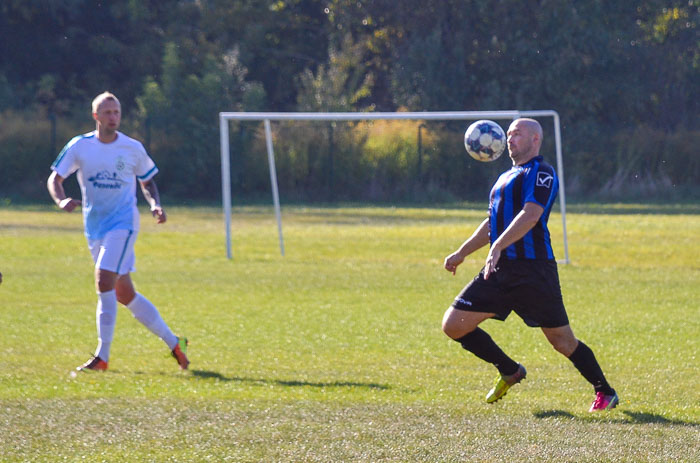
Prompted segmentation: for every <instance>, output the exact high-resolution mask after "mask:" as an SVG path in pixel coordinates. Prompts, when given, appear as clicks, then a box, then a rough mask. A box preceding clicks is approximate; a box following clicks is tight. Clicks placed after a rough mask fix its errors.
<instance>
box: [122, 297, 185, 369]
mask: <svg viewBox="0 0 700 463" xmlns="http://www.w3.org/2000/svg"><path fill="white" fill-rule="evenodd" d="M127 307H128V308H129V310H131V313H132V314H134V317H135V318H136V319H137V320H138V321H140V322H141V323H142V324H143V325H144V326H145V327H146V328H148V329H149V330H150V331H151V332H152V333H153V334H155V335H156V336H158V337H159V338H161V339H162V340H163V342H165V344H167V345H168V348H169V349H170V350H171V353H172V355H173V356H174V357H175V359H176V360H177V363H178V365H180V368H181V369H183V370H186V369H187V366H188V365H189V363H190V362H189V360H188V359H187V339H186V338H178V337H177V336H176V335H175V333H173V332H172V330H171V329H170V327H168V325H167V324H166V323H165V321H164V320H163V317H161V316H160V312H158V309H156V307H155V306H154V305H153V304H152V303H151V301H149V300H148V299H146V298H145V297H144V296H143V295H141V294H139V293H136V297H134V299H133V300H132V301H131V302H130V303H129V304H128V305H127Z"/></svg>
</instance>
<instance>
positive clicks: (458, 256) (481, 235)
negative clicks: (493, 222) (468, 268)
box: [445, 219, 489, 275]
mask: <svg viewBox="0 0 700 463" xmlns="http://www.w3.org/2000/svg"><path fill="white" fill-rule="evenodd" d="M488 243H489V219H484V221H483V222H481V224H480V225H479V226H478V227H477V228H476V230H474V233H472V236H470V237H469V238H468V239H467V240H466V241H465V242H464V243H462V246H460V247H459V249H458V250H456V251H455V252H453V253H452V254H450V255H449V256H447V257H446V258H445V270H447V271H448V272H452V275H454V274H455V273H456V272H457V267H458V266H459V265H460V264H461V263H462V262H464V259H465V258H466V257H467V256H468V255H469V254H471V253H473V252H474V251H477V250H479V249H481V248H483V247H484V246H486V245H487V244H488Z"/></svg>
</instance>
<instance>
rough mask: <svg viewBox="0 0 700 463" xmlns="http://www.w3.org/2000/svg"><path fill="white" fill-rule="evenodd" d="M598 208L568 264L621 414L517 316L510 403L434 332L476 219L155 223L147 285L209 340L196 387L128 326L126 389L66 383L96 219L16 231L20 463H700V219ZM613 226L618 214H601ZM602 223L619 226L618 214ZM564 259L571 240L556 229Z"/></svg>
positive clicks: (333, 216)
mask: <svg viewBox="0 0 700 463" xmlns="http://www.w3.org/2000/svg"><path fill="white" fill-rule="evenodd" d="M605 208H606V210H605V211H603V206H600V207H599V206H595V205H593V206H589V207H580V208H578V209H576V208H573V209H574V210H575V212H572V213H569V215H568V216H567V226H568V234H569V251H570V257H571V264H569V265H562V266H560V276H561V282H562V287H563V290H564V298H565V302H566V305H567V309H568V311H569V315H570V318H571V320H572V326H573V328H574V331H575V332H576V334H577V335H578V336H579V337H580V338H581V339H583V340H585V341H586V343H587V344H589V345H590V346H591V347H592V348H593V350H594V351H595V353H596V355H597V356H598V359H599V360H600V363H601V364H602V366H603V368H604V369H605V371H606V373H607V375H608V377H609V379H610V381H611V382H612V384H613V386H614V387H616V388H617V389H618V391H619V392H620V395H621V399H622V403H621V405H620V407H619V408H618V409H617V410H615V411H613V412H610V413H605V414H599V415H590V414H588V413H587V408H588V405H589V404H590V401H591V400H592V398H593V397H592V392H591V388H590V386H589V385H588V384H587V383H586V382H585V381H584V380H583V379H582V378H581V377H580V376H579V375H578V373H577V372H576V371H575V369H574V368H573V367H572V366H571V364H570V362H569V361H568V360H566V359H564V358H563V357H561V356H560V355H559V354H557V353H555V352H554V351H553V350H552V349H551V347H550V346H549V345H548V344H547V342H546V341H545V339H544V337H543V336H542V334H541V333H540V332H539V331H538V330H532V329H529V328H527V327H526V326H525V325H524V324H523V323H522V322H521V321H520V320H519V319H517V317H515V316H513V317H512V318H511V319H509V320H508V321H507V322H506V323H499V322H486V324H485V325H484V327H485V329H486V330H487V331H489V333H491V335H492V336H493V337H494V338H495V339H496V341H497V342H499V343H500V344H501V345H502V347H503V348H504V349H505V350H506V351H507V352H509V353H510V354H511V355H512V356H513V357H514V358H516V359H517V360H518V361H522V362H523V363H524V364H525V365H526V366H527V367H528V378H527V380H526V381H524V382H523V383H522V384H521V385H518V386H516V387H515V388H514V389H513V390H512V392H511V393H509V395H508V396H507V397H506V399H504V400H503V401H501V402H499V403H498V404H496V405H493V406H489V405H487V404H485V403H484V401H483V397H484V395H485V393H486V391H487V390H488V388H489V387H490V386H491V383H492V381H493V378H494V376H495V370H494V369H493V368H492V367H491V366H489V365H485V364H484V363H482V362H480V361H478V360H477V359H475V358H474V357H472V356H469V355H467V354H466V353H464V351H462V350H461V349H460V348H459V346H458V345H457V344H456V343H454V342H451V341H449V340H448V339H447V338H446V337H445V336H444V335H443V334H442V333H441V331H440V320H441V317H442V313H443V312H444V310H445V308H446V307H447V306H448V305H449V304H450V302H451V300H452V298H453V297H454V295H455V294H457V292H458V291H459V290H460V289H461V288H462V286H463V285H464V284H466V282H468V281H469V280H470V279H471V278H472V276H473V275H474V274H475V273H476V272H477V271H478V269H479V268H480V266H481V264H482V260H483V258H484V256H485V254H484V252H482V253H478V255H475V256H473V257H470V258H469V259H468V260H467V261H466V262H465V263H464V264H463V266H462V267H460V269H459V271H458V273H457V276H456V277H453V276H452V275H450V274H449V273H447V272H445V271H444V270H442V268H441V264H442V260H443V258H444V256H445V255H446V254H448V253H449V252H451V251H452V250H453V249H454V248H455V247H457V246H458V245H459V244H460V243H461V242H462V240H464V238H466V237H467V236H468V235H469V234H470V233H471V231H472V230H473V228H474V227H475V226H476V225H477V224H478V223H479V222H480V221H481V220H482V219H483V214H484V213H485V211H484V209H483V207H481V205H476V206H472V205H465V206H464V207H463V208H459V207H450V208H442V209H428V208H378V207H340V208H318V207H316V208H310V207H285V208H283V223H284V240H285V251H286V255H285V256H284V257H282V256H280V252H279V245H278V237H277V227H276V224H275V220H274V214H273V212H272V211H271V209H270V208H263V207H242V208H236V209H235V212H234V216H233V222H232V236H233V254H234V259H233V260H231V261H229V260H227V259H226V258H225V247H224V236H223V216H222V214H221V211H220V210H219V209H216V208H190V209H188V208H171V209H169V217H170V219H169V222H168V223H167V224H166V225H165V226H156V225H155V224H153V223H151V221H150V220H149V218H148V216H147V215H145V214H144V215H143V217H142V225H143V229H142V233H141V236H140V237H139V241H138V242H137V270H138V271H137V272H136V273H135V274H134V280H135V282H136V285H137V289H138V290H139V291H140V292H142V293H143V294H145V295H146V296H147V297H148V298H149V299H151V300H152V301H153V302H154V303H155V304H156V305H157V307H158V308H159V310H160V311H161V313H162V314H163V316H164V318H165V320H166V321H167V322H168V323H169V324H170V325H171V326H172V328H173V329H174V330H175V331H176V332H178V333H182V334H184V335H186V336H188V337H189V338H190V340H191V346H190V358H191V361H192V364H191V370H190V371H189V372H179V371H178V370H177V368H176V364H175V361H174V360H173V359H172V358H170V357H169V356H168V352H167V349H166V348H165V347H164V345H163V344H162V342H161V341H160V340H158V339H156V338H155V337H154V336H152V335H150V334H149V333H148V332H147V331H146V330H145V328H143V327H142V326H141V325H140V324H138V323H137V322H136V321H135V320H134V319H133V318H132V317H131V315H130V313H129V312H128V310H126V309H124V308H120V312H119V316H118V322H117V328H116V333H115V341H114V344H113V349H112V359H111V361H110V370H109V371H108V372H106V373H103V374H81V375H79V376H77V377H75V378H73V377H71V375H70V374H69V373H70V372H71V371H72V369H74V368H75V366H76V365H77V364H79V363H81V362H82V361H84V360H86V359H87V357H88V355H89V354H90V352H91V351H92V350H93V349H94V345H95V327H94V324H95V321H94V317H95V314H94V312H95V302H96V298H95V292H94V288H93V282H92V271H91V261H90V257H89V254H88V252H87V249H86V246H85V242H84V238H83V237H82V234H81V224H80V216H79V215H77V214H74V215H67V214H64V213H60V212H58V211H54V210H51V209H49V208H36V207H34V208H24V209H21V208H20V209H13V210H2V211H0V271H1V272H2V273H3V275H4V282H3V284H2V286H0V323H2V326H3V332H4V333H3V336H2V344H0V353H1V354H2V355H1V356H0V431H1V432H0V446H1V447H2V448H3V456H2V459H3V461H57V460H62V459H64V457H65V458H66V459H67V460H69V461H73V460H79V459H83V457H84V459H85V460H87V461H102V460H107V461H143V460H147V461H208V460H210V461H223V460H225V459H227V458H228V459H229V460H231V461H508V460H513V459H514V458H515V457H514V456H515V455H517V458H518V459H523V460H528V461H552V460H558V461H630V462H632V461H694V460H697V459H698V458H700V451H699V450H698V449H699V448H700V437H699V436H700V393H698V391H697V387H696V382H697V381H696V377H697V355H698V340H697V339H698V332H700V329H699V328H700V323H699V322H698V315H700V313H699V310H698V308H699V307H698V303H697V300H698V296H699V295H700V289H699V288H700V264H698V256H700V243H699V242H698V240H697V237H698V236H700V215H698V214H697V213H691V214H681V213H680V211H679V210H678V209H677V208H675V207H674V206H668V210H665V209H664V207H663V206H655V208H654V209H653V210H645V209H644V206H639V207H638V208H637V209H634V210H630V209H629V208H626V207H619V208H618V207H610V206H605ZM598 211H600V212H598ZM601 212H605V213H601ZM550 223H551V228H552V233H553V238H554V244H555V252H556V253H557V255H558V257H563V250H562V239H561V228H562V227H561V220H560V217H559V215H558V214H555V215H554V216H553V217H552V219H551V220H550Z"/></svg>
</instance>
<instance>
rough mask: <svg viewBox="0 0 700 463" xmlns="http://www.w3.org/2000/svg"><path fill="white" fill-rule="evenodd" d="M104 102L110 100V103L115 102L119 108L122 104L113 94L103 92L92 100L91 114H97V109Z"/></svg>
mask: <svg viewBox="0 0 700 463" xmlns="http://www.w3.org/2000/svg"><path fill="white" fill-rule="evenodd" d="M105 100H112V101H115V102H116V103H117V104H118V105H119V106H120V107H121V105H122V104H121V103H120V102H119V98H117V97H116V96H114V94H113V93H111V92H103V93H100V94H99V95H97V96H96V97H95V99H94V100H92V113H93V114H95V113H97V108H99V107H100V105H101V104H102V102H103V101H105Z"/></svg>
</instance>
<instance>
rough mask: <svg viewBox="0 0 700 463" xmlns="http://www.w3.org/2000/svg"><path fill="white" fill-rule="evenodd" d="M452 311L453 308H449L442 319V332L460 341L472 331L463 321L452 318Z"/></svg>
mask: <svg viewBox="0 0 700 463" xmlns="http://www.w3.org/2000/svg"><path fill="white" fill-rule="evenodd" d="M452 310H453V309H452V307H450V308H448V309H447V311H446V312H445V316H444V317H443V318H442V332H443V333H445V334H446V335H447V336H449V337H450V338H452V339H459V338H461V337H462V336H464V335H465V334H466V333H467V332H469V331H470V330H469V329H468V328H466V327H465V326H464V323H463V322H462V321H461V320H459V319H458V318H455V317H454V316H451V315H452Z"/></svg>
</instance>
